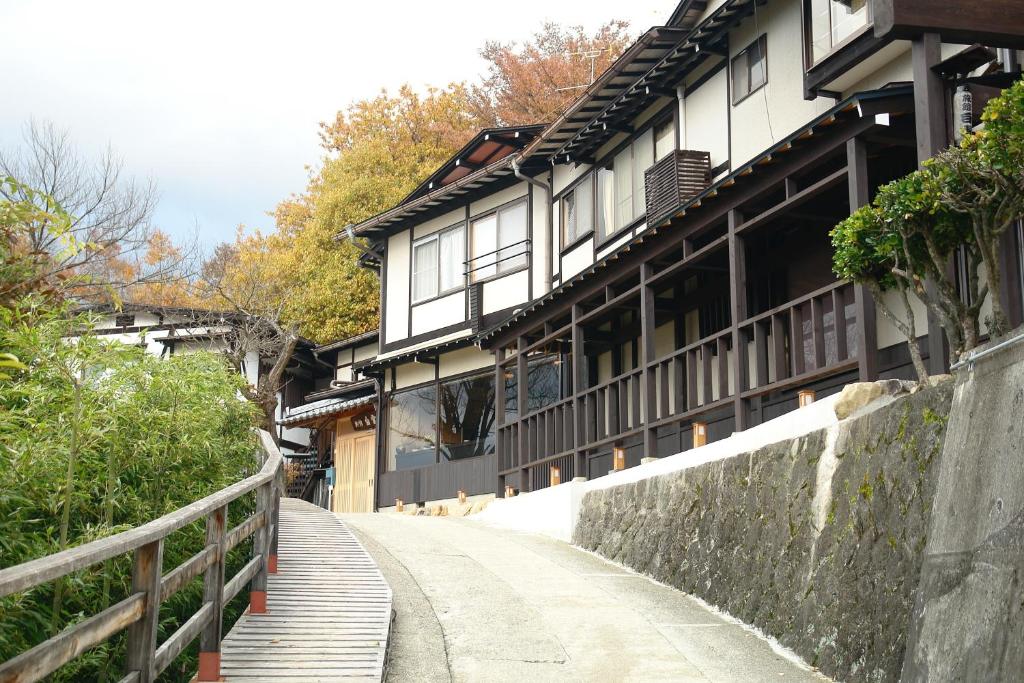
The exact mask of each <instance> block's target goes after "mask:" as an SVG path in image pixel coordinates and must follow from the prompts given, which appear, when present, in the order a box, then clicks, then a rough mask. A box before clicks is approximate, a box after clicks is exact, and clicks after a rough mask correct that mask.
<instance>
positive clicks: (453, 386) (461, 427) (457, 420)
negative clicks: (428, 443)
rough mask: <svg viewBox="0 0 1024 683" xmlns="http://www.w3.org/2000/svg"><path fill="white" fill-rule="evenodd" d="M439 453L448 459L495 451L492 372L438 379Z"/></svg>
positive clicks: (458, 458)
mask: <svg viewBox="0 0 1024 683" xmlns="http://www.w3.org/2000/svg"><path fill="white" fill-rule="evenodd" d="M439 396H440V400H441V437H440V440H439V441H440V449H441V454H442V455H443V456H444V457H445V458H446V459H448V460H461V459H463V458H473V457H476V456H478V455H488V454H491V453H494V418H495V409H494V373H487V374H484V375H477V376H476V377H467V378H465V379H456V380H451V381H447V382H441V385H440V394H439Z"/></svg>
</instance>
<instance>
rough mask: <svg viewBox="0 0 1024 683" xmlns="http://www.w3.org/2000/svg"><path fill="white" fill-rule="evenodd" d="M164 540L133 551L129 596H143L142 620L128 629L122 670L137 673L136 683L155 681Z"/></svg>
mask: <svg viewBox="0 0 1024 683" xmlns="http://www.w3.org/2000/svg"><path fill="white" fill-rule="evenodd" d="M163 559H164V540H163V539H162V538H161V539H159V540H156V541H153V542H152V543H148V544H146V545H144V546H142V547H140V548H137V549H136V550H135V558H134V562H133V563H132V590H131V592H132V593H145V595H146V603H145V607H144V611H143V613H142V618H141V619H139V620H138V621H136V622H135V623H134V624H132V625H131V626H129V627H128V652H127V658H126V660H125V668H126V669H127V671H128V672H129V673H131V672H132V671H137V672H138V673H139V677H138V679H137V680H138V681H139V683H151V682H152V681H154V680H156V671H155V669H154V658H155V655H156V630H157V625H158V624H159V622H160V580H161V578H163V577H162V571H163Z"/></svg>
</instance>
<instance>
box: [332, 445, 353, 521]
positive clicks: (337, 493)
mask: <svg viewBox="0 0 1024 683" xmlns="http://www.w3.org/2000/svg"><path fill="white" fill-rule="evenodd" d="M352 450H353V449H352V439H350V438H348V437H344V436H339V437H338V441H337V445H336V446H335V449H334V511H335V512H348V511H349V509H348V508H349V506H350V505H351V504H352Z"/></svg>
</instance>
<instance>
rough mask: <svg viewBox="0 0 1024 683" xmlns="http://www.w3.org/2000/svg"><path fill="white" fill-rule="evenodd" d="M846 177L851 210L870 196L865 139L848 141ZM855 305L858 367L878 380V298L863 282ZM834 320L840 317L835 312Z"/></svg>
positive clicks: (865, 379)
mask: <svg viewBox="0 0 1024 683" xmlns="http://www.w3.org/2000/svg"><path fill="white" fill-rule="evenodd" d="M846 164H847V169H846V170H847V174H846V179H847V183H848V185H849V193H850V213H853V212H854V211H856V210H857V209H859V208H860V207H862V206H864V205H865V204H867V203H868V202H869V201H870V199H871V193H870V187H871V186H870V185H869V184H868V152H867V147H866V146H865V144H864V141H863V140H861V139H859V138H851V139H849V140H847V141H846ZM853 298H854V306H855V308H856V310H857V369H858V374H859V379H860V381H861V382H873V381H875V380H876V379H878V329H877V319H876V316H875V299H874V297H872V296H871V292H870V291H868V288H867V287H865V286H864V285H854V286H853ZM833 316H834V317H833V319H836V320H837V319H838V316H836V315H835V312H833Z"/></svg>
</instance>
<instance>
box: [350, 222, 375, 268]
mask: <svg viewBox="0 0 1024 683" xmlns="http://www.w3.org/2000/svg"><path fill="white" fill-rule="evenodd" d="M344 230H345V234H346V235H347V236H348V241H349V242H351V243H352V246H354V247H355V248H356V249H358V250H359V251H361V252H363V253H364V254H366V255H367V256H370V257H372V258H375V259H377V262H378V263H384V255H383V254H381V253H380V252H379V251H374V250H373V249H371V248H370V247H368V246H366V245H364V244H360V243H359V242H356V231H355V230H353V229H352V224H351V223H349V224H348V225H346V226H345V228H344Z"/></svg>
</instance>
